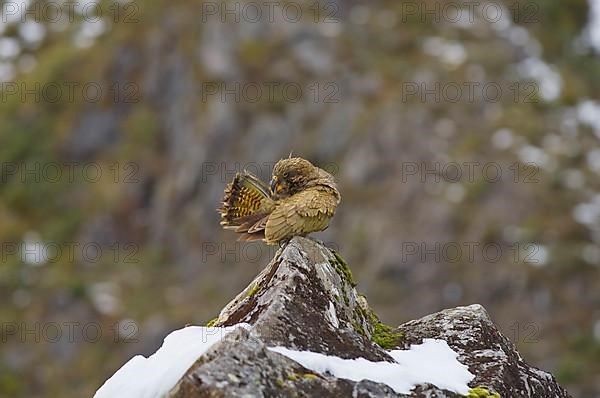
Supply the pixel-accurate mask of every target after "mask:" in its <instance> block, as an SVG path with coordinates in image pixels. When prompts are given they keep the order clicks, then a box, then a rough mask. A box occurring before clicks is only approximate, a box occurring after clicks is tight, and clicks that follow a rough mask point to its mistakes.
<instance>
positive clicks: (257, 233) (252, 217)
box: [217, 171, 274, 240]
mask: <svg viewBox="0 0 600 398" xmlns="http://www.w3.org/2000/svg"><path fill="white" fill-rule="evenodd" d="M273 207H274V203H273V200H272V199H271V197H270V192H269V187H268V186H267V185H266V184H265V183H263V182H262V181H261V180H259V179H258V178H257V177H255V176H254V175H252V174H250V173H248V172H246V171H244V172H243V173H237V174H236V175H235V177H234V179H233V181H232V182H231V183H230V184H228V185H227V188H225V196H224V198H223V204H222V206H221V208H219V209H217V211H218V212H219V213H220V214H221V225H222V226H223V228H225V229H234V230H235V231H236V232H239V233H242V234H243V235H242V236H241V237H240V240H254V239H262V238H263V237H264V225H265V223H266V218H265V217H266V216H267V215H268V214H269V212H270V211H271V210H272V208H273ZM261 225H262V228H261Z"/></svg>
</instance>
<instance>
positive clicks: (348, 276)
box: [329, 250, 356, 287]
mask: <svg viewBox="0 0 600 398" xmlns="http://www.w3.org/2000/svg"><path fill="white" fill-rule="evenodd" d="M331 252H332V253H333V256H334V257H335V259H334V260H331V261H330V262H329V263H330V264H331V265H332V266H333V267H334V268H335V270H336V272H337V273H338V275H339V276H340V277H341V278H342V279H343V280H345V281H346V282H348V283H349V284H350V286H352V287H355V286H356V282H354V277H353V276H352V271H351V270H350V267H348V264H346V261H344V259H343V258H342V256H340V255H339V254H338V253H337V252H336V251H335V250H331Z"/></svg>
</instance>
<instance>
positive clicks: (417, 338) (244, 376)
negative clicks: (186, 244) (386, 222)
mask: <svg viewBox="0 0 600 398" xmlns="http://www.w3.org/2000/svg"><path fill="white" fill-rule="evenodd" d="M241 322H244V323H249V324H250V325H251V326H250V327H249V328H248V329H243V328H239V329H236V330H235V331H233V332H231V333H230V334H228V335H226V336H225V337H224V338H223V339H222V340H221V341H220V342H219V343H217V344H215V345H214V346H213V347H212V348H211V349H210V350H209V351H208V352H206V353H205V354H204V355H202V356H201V357H200V358H198V360H197V361H196V363H195V364H194V365H193V366H192V367H191V368H190V369H189V370H188V371H187V373H186V374H185V375H184V376H183V377H182V378H181V380H180V381H179V383H178V384H177V385H176V386H175V387H174V388H173V389H172V391H171V393H170V396H171V397H180V398H184V397H399V396H407V395H403V394H397V393H395V392H394V391H393V390H392V389H391V388H390V387H388V386H387V385H385V384H380V383H375V382H371V381H367V380H363V381H360V382H354V381H350V380H345V379H339V378H336V377H333V376H332V375H328V374H325V375H322V374H315V373H314V372H313V371H311V370H308V369H306V368H304V367H303V366H302V365H300V364H298V363H297V362H295V361H293V360H291V359H289V358H287V357H285V356H283V355H280V354H278V353H276V352H273V351H270V350H269V349H268V347H273V346H285V347H288V348H291V349H295V350H310V351H313V352H319V353H323V354H328V355H335V356H338V357H341V358H348V359H350V358H358V357H362V358H366V359H368V360H371V361H392V358H391V357H389V356H388V355H387V353H386V350H385V349H383V348H382V347H381V346H379V345H378V344H377V343H375V342H374V341H378V342H381V341H382V340H380V339H378V337H381V335H380V334H381V325H382V324H381V323H379V320H378V319H377V317H376V316H375V314H374V313H373V312H372V311H371V310H370V309H369V307H368V304H367V302H366V299H365V298H364V297H363V296H361V295H359V294H358V293H357V291H356V289H355V287H354V282H353V280H352V275H351V273H350V271H349V269H348V268H347V266H346V264H345V263H344V261H343V260H342V259H341V257H340V256H339V255H338V254H337V253H335V252H334V251H332V250H330V249H328V248H327V247H325V246H323V245H322V244H321V243H318V242H316V241H314V240H311V239H307V238H302V237H296V238H293V239H292V240H291V241H290V242H289V243H287V244H286V245H285V246H284V247H282V248H281V249H280V250H279V251H278V252H277V253H276V255H275V257H274V258H273V260H272V261H271V262H270V263H269V265H268V266H267V267H266V268H265V269H264V270H263V271H262V272H261V274H259V275H258V276H257V277H256V279H255V280H254V281H253V282H252V283H251V284H250V285H249V286H248V287H247V288H246V290H244V291H243V292H242V293H240V294H239V295H238V296H237V297H236V298H235V299H234V300H233V301H231V302H230V303H229V304H228V305H227V306H226V307H225V308H224V309H223V310H222V311H221V314H220V315H219V317H218V318H217V319H216V321H215V322H214V326H229V325H234V324H237V323H241ZM400 335H401V336H402V337H401V338H400V339H398V340H397V341H395V344H393V347H395V348H408V347H409V346H410V344H418V343H421V342H422V340H423V339H424V338H437V339H444V340H446V341H447V343H448V345H449V346H450V347H451V348H452V349H453V350H454V351H456V352H457V353H458V354H459V360H460V361H461V362H462V363H464V364H466V365H467V366H468V367H469V371H470V372H471V373H473V374H474V375H475V379H474V380H473V381H472V382H471V383H470V386H471V387H478V386H484V387H486V388H487V389H489V390H490V391H493V392H497V393H499V394H500V396H502V397H536V398H545V397H553V398H554V397H569V395H568V394H567V392H566V391H565V390H564V389H562V388H561V387H560V386H559V385H558V384H557V383H556V381H555V380H554V378H553V376H552V375H550V374H548V373H545V372H543V371H541V370H538V369H536V368H533V367H531V366H529V365H527V364H526V363H525V362H524V361H523V360H522V358H521V357H520V355H519V353H518V352H517V351H516V349H515V347H514V346H513V344H512V343H511V342H510V341H509V340H508V339H507V338H506V337H504V336H503V335H502V334H501V333H500V332H499V331H498V329H497V328H496V327H495V326H494V324H493V322H492V321H491V319H490V317H489V315H488V314H487V312H486V311H485V309H484V308H483V307H482V306H480V305H478V304H474V305H471V306H468V307H458V308H453V309H448V310H444V311H440V312H438V313H435V314H432V315H429V316H426V317H424V318H421V319H418V320H414V321H410V322H407V323H405V324H403V325H401V326H399V327H398V328H396V329H394V330H391V328H389V329H388V330H387V334H385V336H387V337H389V336H400ZM392 341H394V340H393V339H392ZM388 343H389V341H388ZM386 348H390V347H389V346H387V347H386ZM410 396H413V397H458V396H460V395H458V394H456V393H453V392H450V391H445V390H441V389H438V388H437V387H435V386H432V385H420V386H417V387H416V388H415V389H414V390H413V391H412V393H411V395H410ZM473 397H475V395H473Z"/></svg>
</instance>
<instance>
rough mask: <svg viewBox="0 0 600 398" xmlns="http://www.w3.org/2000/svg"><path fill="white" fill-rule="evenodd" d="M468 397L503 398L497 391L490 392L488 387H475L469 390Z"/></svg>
mask: <svg viewBox="0 0 600 398" xmlns="http://www.w3.org/2000/svg"><path fill="white" fill-rule="evenodd" d="M466 397H467V398H501V397H500V394H498V393H497V392H490V390H488V389H487V388H486V387H475V388H471V389H470V390H469V394H468V395H466Z"/></svg>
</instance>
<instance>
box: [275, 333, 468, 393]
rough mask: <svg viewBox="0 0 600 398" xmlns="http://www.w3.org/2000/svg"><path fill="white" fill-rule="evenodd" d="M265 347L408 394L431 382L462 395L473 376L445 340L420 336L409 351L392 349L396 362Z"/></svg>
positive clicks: (335, 373)
mask: <svg viewBox="0 0 600 398" xmlns="http://www.w3.org/2000/svg"><path fill="white" fill-rule="evenodd" d="M269 350H271V351H274V352H277V353H279V354H282V355H285V356H286V357H288V358H290V359H292V360H294V361H296V362H298V363H300V364H301V365H302V366H304V367H305V368H307V369H310V370H312V371H314V372H317V373H320V374H325V373H330V374H332V375H333V376H335V377H338V378H342V379H348V380H352V381H360V380H371V381H374V382H376V383H384V384H387V385H388V386H390V387H391V388H392V389H393V390H394V391H396V392H397V393H399V394H409V393H410V390H412V389H413V388H415V387H416V386H417V385H420V384H424V383H431V384H433V385H435V386H437V387H438V388H442V389H446V390H450V391H454V392H456V393H458V394H463V395H466V394H468V392H469V386H468V383H469V382H470V381H471V380H472V379H473V378H474V377H475V376H474V375H473V374H472V373H470V372H469V369H468V367H467V366H466V365H463V364H462V363H460V362H459V361H458V359H457V357H458V354H457V353H456V352H455V351H454V350H452V349H451V348H450V347H449V346H448V343H446V341H445V340H438V339H423V344H413V345H411V347H410V349H409V350H392V351H388V354H389V355H390V356H391V357H392V358H394V360H395V361H396V362H383V361H382V362H372V361H368V360H366V359H364V358H356V359H343V358H339V357H335V356H329V355H325V354H320V353H317V352H311V351H295V350H290V349H288V348H285V347H270V348H269Z"/></svg>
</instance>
